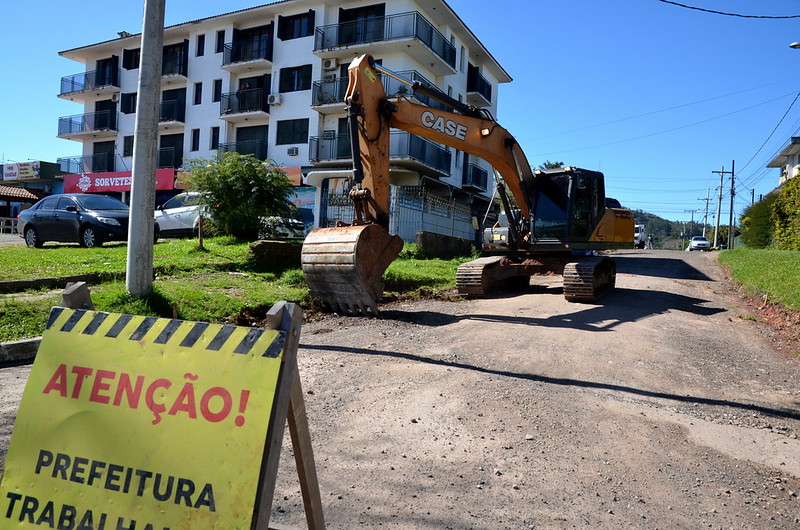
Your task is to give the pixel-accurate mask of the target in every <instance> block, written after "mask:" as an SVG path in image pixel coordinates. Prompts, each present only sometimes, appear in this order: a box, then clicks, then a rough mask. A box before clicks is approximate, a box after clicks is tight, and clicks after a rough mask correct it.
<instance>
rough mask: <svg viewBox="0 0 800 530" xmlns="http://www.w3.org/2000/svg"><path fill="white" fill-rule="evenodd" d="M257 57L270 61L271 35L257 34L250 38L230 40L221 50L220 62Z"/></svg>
mask: <svg viewBox="0 0 800 530" xmlns="http://www.w3.org/2000/svg"><path fill="white" fill-rule="evenodd" d="M258 59H264V60H267V61H272V35H259V36H257V37H253V38H252V39H247V40H241V41H235V42H231V43H228V44H226V45H225V47H224V48H223V50H222V64H233V63H241V62H245V61H256V60H258Z"/></svg>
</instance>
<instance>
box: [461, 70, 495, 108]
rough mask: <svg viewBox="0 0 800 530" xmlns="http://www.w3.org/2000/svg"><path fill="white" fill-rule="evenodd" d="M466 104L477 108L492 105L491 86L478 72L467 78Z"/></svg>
mask: <svg viewBox="0 0 800 530" xmlns="http://www.w3.org/2000/svg"><path fill="white" fill-rule="evenodd" d="M467 104H468V105H472V106H473V107H478V108H484V107H490V106H491V105H492V84H491V83H490V82H489V81H487V80H486V78H485V77H483V76H482V75H481V74H479V73H478V72H470V74H469V75H468V76H467Z"/></svg>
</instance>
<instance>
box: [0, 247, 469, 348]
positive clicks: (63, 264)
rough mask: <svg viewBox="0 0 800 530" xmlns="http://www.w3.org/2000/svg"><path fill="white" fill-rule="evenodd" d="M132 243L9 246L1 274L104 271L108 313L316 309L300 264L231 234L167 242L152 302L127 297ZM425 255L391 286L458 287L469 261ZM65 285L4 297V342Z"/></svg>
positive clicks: (29, 330) (190, 315) (407, 260)
mask: <svg viewBox="0 0 800 530" xmlns="http://www.w3.org/2000/svg"><path fill="white" fill-rule="evenodd" d="M126 259H127V246H126V245H124V244H119V245H107V246H103V247H100V248H91V249H86V248H79V247H77V246H70V245H45V246H44V247H43V248H40V249H34V248H27V247H23V246H18V245H14V246H6V247H3V248H2V251H0V271H2V279H4V280H18V279H33V278H48V277H61V276H70V275H75V274H89V273H103V274H104V276H103V277H104V278H112V279H110V280H108V281H103V282H102V283H100V284H95V285H90V286H89V288H90V290H91V294H92V301H93V302H94V304H95V307H96V308H97V309H98V310H101V311H109V312H115V313H129V314H137V315H149V316H161V317H172V315H173V307H175V309H176V310H177V315H178V318H181V319H185V320H199V321H206V322H231V323H236V324H243V325H246V324H248V323H249V322H252V321H257V320H258V319H259V318H262V317H263V315H265V314H266V311H267V310H268V309H269V308H270V307H271V306H272V305H273V304H274V303H275V302H278V301H280V300H286V301H289V302H295V303H298V304H300V305H301V306H302V307H304V308H309V307H310V303H311V300H310V298H309V296H308V288H307V287H306V285H305V282H304V281H303V274H302V271H301V270H300V268H299V265H298V266H294V265H289V266H287V265H286V264H283V265H282V264H277V263H259V262H257V261H255V260H254V259H253V258H252V256H251V254H250V251H249V243H248V242H243V241H238V240H235V239H232V238H225V237H220V238H211V239H206V240H205V244H204V248H203V249H202V250H201V249H199V248H198V243H197V241H196V240H192V239H184V240H166V241H161V242H159V243H157V244H156V245H155V247H154V252H153V266H154V270H155V279H154V282H153V294H152V295H151V296H150V297H148V298H147V299H134V298H132V297H131V296H130V295H128V293H127V291H126V289H125V283H124V281H123V280H122V278H124V274H125V268H126ZM465 260H466V259H461V260H450V261H445V260H439V259H419V258H417V257H416V255H415V248H414V245H409V246H407V248H406V249H405V250H404V251H403V253H402V254H401V256H400V257H399V258H398V259H397V260H396V261H395V262H394V263H392V265H391V266H390V267H389V269H388V270H387V271H386V274H385V275H384V281H385V284H386V290H387V291H393V292H400V293H403V294H409V295H411V296H413V295H414V294H415V293H418V292H420V291H425V292H426V293H428V292H430V291H431V290H434V291H435V290H441V289H452V288H454V287H455V271H456V269H457V268H458V265H459V264H460V263H462V262H463V261H465ZM61 290H62V289H59V290H55V291H46V292H31V291H29V292H25V293H13V294H11V295H0V342H3V341H8V340H16V339H21V338H26V337H34V336H38V335H41V333H42V331H43V330H44V325H45V319H46V316H47V313H48V311H49V309H50V307H52V306H54V305H60V304H61Z"/></svg>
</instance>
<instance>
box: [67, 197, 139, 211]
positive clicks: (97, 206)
mask: <svg viewBox="0 0 800 530" xmlns="http://www.w3.org/2000/svg"><path fill="white" fill-rule="evenodd" d="M76 199H77V200H78V202H79V203H80V204H81V206H83V207H84V208H85V209H86V210H127V209H128V205H127V204H125V203H124V202H122V201H118V200H117V199H114V198H111V197H105V196H103V195H94V196H91V195H89V196H85V197H76Z"/></svg>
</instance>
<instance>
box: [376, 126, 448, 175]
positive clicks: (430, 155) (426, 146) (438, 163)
mask: <svg viewBox="0 0 800 530" xmlns="http://www.w3.org/2000/svg"><path fill="white" fill-rule="evenodd" d="M389 157H390V158H410V159H412V160H416V161H417V162H420V163H422V164H425V165H426V166H429V167H431V168H433V169H435V170H437V171H439V172H441V173H449V172H450V158H451V155H450V151H449V150H448V149H447V148H445V147H442V146H441V145H439V144H437V143H434V142H431V141H430V140H426V139H424V138H420V137H419V136H416V135H413V134H409V133H406V132H398V133H392V134H390V135H389Z"/></svg>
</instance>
